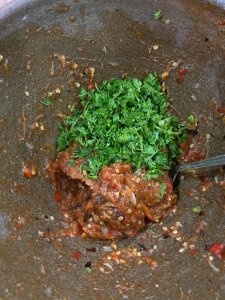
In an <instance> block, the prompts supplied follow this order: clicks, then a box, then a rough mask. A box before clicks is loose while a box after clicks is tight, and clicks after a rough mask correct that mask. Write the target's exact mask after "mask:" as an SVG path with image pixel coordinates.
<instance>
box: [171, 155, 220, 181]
mask: <svg viewBox="0 0 225 300" xmlns="http://www.w3.org/2000/svg"><path fill="white" fill-rule="evenodd" d="M224 165H225V154H223V155H219V156H214V157H210V158H207V159H203V160H199V161H195V162H192V163H184V164H180V165H177V166H176V167H175V170H174V172H173V182H174V181H175V179H176V177H177V174H178V173H180V172H186V171H189V170H197V169H203V168H210V167H222V166H224Z"/></svg>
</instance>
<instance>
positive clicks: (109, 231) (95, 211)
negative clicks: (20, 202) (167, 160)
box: [49, 151, 177, 239]
mask: <svg viewBox="0 0 225 300" xmlns="http://www.w3.org/2000/svg"><path fill="white" fill-rule="evenodd" d="M69 162H71V154H70V152H69V151H67V152H66V151H64V152H60V153H58V155H57V158H56V159H55V161H54V162H53V163H52V164H51V165H50V167H49V174H50V178H51V180H52V182H53V184H54V185H55V187H56V193H57V202H58V203H59V208H60V210H61V212H62V213H63V214H64V216H65V218H66V221H67V223H68V224H76V226H75V227H73V228H76V230H75V231H76V232H75V231H74V232H72V236H75V235H77V234H78V233H79V234H82V233H83V236H87V237H93V238H97V239H114V238H119V237H133V236H135V235H136V234H137V232H138V231H140V229H142V228H143V227H145V225H146V224H147V223H149V221H152V222H159V220H161V219H162V218H164V217H165V215H166V214H167V212H168V209H169V208H170V207H171V206H173V205H174V204H175V203H176V201H177V196H176V195H175V193H174V192H173V187H172V183H171V180H170V178H169V176H168V174H167V173H166V172H165V173H164V174H163V175H162V176H161V177H160V178H159V179H157V181H156V180H146V179H145V177H144V172H140V173H139V174H138V175H136V174H134V173H133V172H132V170H131V166H130V164H127V163H115V164H111V165H110V166H108V167H103V169H102V170H101V172H100V174H99V178H98V179H97V180H94V179H89V178H87V177H85V172H83V173H81V171H80V165H81V164H82V163H84V159H79V160H76V161H74V165H73V166H70V163H69ZM162 186H163V187H164V188H163V193H162Z"/></svg>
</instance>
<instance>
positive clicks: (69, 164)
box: [67, 160, 75, 168]
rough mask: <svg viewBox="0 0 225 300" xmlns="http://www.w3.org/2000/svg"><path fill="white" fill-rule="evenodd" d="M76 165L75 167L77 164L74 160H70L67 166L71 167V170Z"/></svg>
mask: <svg viewBox="0 0 225 300" xmlns="http://www.w3.org/2000/svg"><path fill="white" fill-rule="evenodd" d="M74 165H75V163H74V161H73V160H69V161H68V163H67V166H68V167H71V168H72V167H74Z"/></svg>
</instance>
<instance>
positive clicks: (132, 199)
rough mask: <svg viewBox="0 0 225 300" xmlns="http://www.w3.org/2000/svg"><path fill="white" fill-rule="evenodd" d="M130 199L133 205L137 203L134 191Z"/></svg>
mask: <svg viewBox="0 0 225 300" xmlns="http://www.w3.org/2000/svg"><path fill="white" fill-rule="evenodd" d="M130 201H131V203H132V204H133V205H136V204H137V199H136V196H135V194H134V193H132V194H131V197H130Z"/></svg>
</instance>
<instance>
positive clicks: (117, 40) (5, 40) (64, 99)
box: [0, 0, 225, 300]
mask: <svg viewBox="0 0 225 300" xmlns="http://www.w3.org/2000/svg"><path fill="white" fill-rule="evenodd" d="M3 2H4V1H0V5H1V6H2V7H3ZM9 2H10V1H9ZM14 2H17V1H14ZM22 2H23V1H22ZM27 2H29V3H28V4H27V5H25V6H24V7H22V8H21V9H19V10H18V11H16V12H14V11H13V5H14V4H12V6H11V8H12V10H10V12H9V15H8V17H7V18H4V19H3V20H2V21H1V24H0V54H1V55H3V57H4V60H3V61H2V62H1V63H0V105H1V110H0V113H1V117H0V128H1V129H0V134H1V138H0V148H1V173H0V176H1V177H0V182H1V192H0V193H1V194H0V243H1V244H0V277H1V280H0V299H62V300H63V299H123V298H125V299H126V298H128V299H224V297H225V272H224V262H223V261H222V260H221V259H219V258H217V257H214V260H213V261H212V262H211V263H209V259H208V253H207V251H206V249H205V247H206V245H209V244H212V243H215V242H224V236H225V225H224V224H225V222H224V212H225V210H224V190H222V189H221V188H220V187H218V186H216V185H215V184H214V185H213V187H210V188H209V189H208V190H207V191H206V192H200V191H199V187H200V184H201V182H200V181H199V180H198V179H197V178H192V177H190V176H188V175H185V176H184V180H182V181H181V182H180V184H179V186H178V191H179V203H178V208H177V211H176V213H175V214H172V215H170V216H168V218H167V219H166V220H165V221H164V224H163V225H158V224H151V225H149V226H148V228H146V229H145V230H143V231H142V232H141V233H140V234H138V235H137V237H135V238H134V239H126V240H122V241H119V242H118V249H119V250H121V251H124V250H122V249H127V248H129V247H136V246H137V244H138V243H142V244H144V245H145V247H146V249H147V250H146V251H145V254H144V255H147V256H151V257H152V259H154V260H156V261H157V262H158V267H157V268H156V269H155V270H152V269H151V267H150V266H148V265H147V264H145V263H142V264H138V263H137V261H136V260H135V259H133V260H127V262H126V264H123V263H121V264H118V265H117V264H115V263H113V264H112V266H113V272H111V273H109V274H104V273H101V272H100V271H99V267H100V266H101V263H100V262H101V260H102V258H103V257H104V256H105V254H104V253H103V246H106V245H109V244H110V243H109V242H106V241H91V240H83V239H81V238H76V239H72V238H66V239H62V241H53V242H48V241H47V240H45V239H43V237H41V236H40V235H39V232H44V231H47V230H53V229H54V228H60V227H61V226H62V221H63V219H62V217H61V215H60V214H59V212H58V209H57V204H56V203H55V202H54V201H53V188H52V187H51V185H50V183H49V182H48V180H47V179H46V173H45V166H46V164H47V162H48V161H49V160H50V159H51V158H53V157H54V155H55V153H54V147H51V146H49V144H52V145H54V142H55V138H56V135H57V126H58V124H59V123H60V120H61V119H60V118H59V116H58V114H60V113H62V112H63V113H68V105H72V104H73V103H74V101H75V100H74V99H76V96H77V92H78V89H75V88H73V87H71V86H70V85H69V83H68V81H69V79H70V78H71V77H72V75H71V74H70V71H69V69H68V68H67V67H66V68H65V69H62V68H61V66H60V64H59V63H58V61H57V58H54V57H53V56H54V54H59V55H65V56H66V57H67V59H68V60H69V59H73V60H74V62H76V63H77V64H78V67H79V68H80V70H81V71H83V70H84V69H85V68H87V67H88V66H92V67H94V68H95V69H96V80H97V81H98V82H100V81H102V80H104V79H109V78H111V77H113V76H118V77H121V76H122V75H123V74H125V73H127V74H128V75H130V76H136V77H138V78H143V77H144V76H145V74H146V73H147V72H149V71H158V72H163V71H164V70H165V69H166V67H167V65H168V64H169V63H170V62H171V61H175V62H177V61H182V67H185V68H187V69H188V74H187V76H186V78H185V81H184V82H183V83H182V84H177V83H176V81H175V79H176V76H177V70H176V69H175V70H173V71H172V72H171V76H170V80H169V86H170V99H171V100H172V101H173V106H174V108H175V110H176V111H177V113H178V115H179V116H180V117H181V118H183V119H184V118H185V117H187V116H188V115H189V114H192V113H194V114H196V115H197V116H198V117H199V118H200V119H201V121H200V122H199V132H200V133H199V135H200V136H202V138H203V144H202V148H203V150H206V151H207V155H208V156H210V155H219V154H223V153H224V152H225V151H224V150H225V140H224V135H225V130H224V125H222V122H221V118H220V117H215V116H214V113H213V111H212V105H211V103H212V99H214V101H216V102H217V103H218V104H220V105H222V104H223V105H224V102H225V80H224V78H225V63H224V61H225V60H224V58H225V26H222V25H219V22H220V21H221V20H224V17H225V13H224V10H223V9H222V8H219V7H216V6H214V5H211V4H209V3H207V2H202V1H195V0H193V1H187V0H186V1H182V0H179V1H178V0H173V1H161V0H159V1H150V0H142V1H140V0H122V1H116V0H111V1H103V0H102V1H100V0H95V1H93V0H89V1H88V0H86V1H85V0H80V1H79V0H77V1H64V2H63V3H62V1H51V0H49V1H27ZM18 3H19V2H17V4H18ZM5 8H6V7H5ZM5 8H4V9H3V8H2V9H1V12H2V14H3V13H7V11H6V10H5ZM158 8H160V9H161V10H162V11H163V14H164V20H166V19H169V20H170V22H169V21H167V22H166V24H165V23H164V22H163V21H157V20H155V19H154V18H153V17H152V13H153V11H154V10H155V9H158ZM4 10H5V12H4ZM1 17H2V15H1ZM153 45H158V50H154V49H152V50H151V51H149V49H150V48H151V47H152V46H153ZM104 47H105V48H104ZM52 66H54V74H52V76H50V70H51V71H52V72H53V69H52ZM75 81H77V82H79V83H81V84H83V85H87V83H86V82H85V78H79V77H77V78H76V79H75ZM56 86H58V87H60V89H61V90H62V94H61V95H60V96H59V97H58V98H57V99H56V100H55V101H54V105H53V106H52V107H50V108H48V107H44V106H43V105H42V104H41V103H40V100H42V99H43V97H44V96H45V94H46V93H47V92H48V91H50V90H52V89H53V88H55V87H56ZM25 92H28V93H26V94H25ZM193 95H194V96H193ZM204 116H205V117H206V118H205V119H204V118H203V117H204ZM207 120H209V121H210V122H207ZM35 122H37V123H39V125H40V126H41V124H42V125H43V126H44V129H45V130H43V131H41V130H40V129H36V130H34V129H33V124H34V123H35ZM206 137H207V138H208V144H207V145H206V142H205V141H206ZM29 163H31V164H36V165H37V166H38V175H37V176H35V177H34V178H32V179H26V178H25V177H24V176H23V174H22V168H23V164H29ZM215 176H217V177H216V178H217V180H218V181H220V180H224V173H223V170H218V171H213V172H211V173H209V172H208V173H207V174H206V178H207V179H208V180H209V181H212V182H215ZM191 190H194V191H192V192H190V191H191ZM197 205H200V206H201V207H202V210H203V212H204V213H203V214H202V215H201V216H199V215H196V214H194V213H193V212H192V208H193V207H195V206H197ZM51 216H52V217H51ZM176 222H180V223H181V224H182V227H180V228H179V229H178V234H176V233H175V235H176V236H177V237H179V236H181V240H182V242H179V241H177V240H176V239H175V238H174V237H168V238H165V237H166V235H164V237H163V235H162V234H163V227H164V226H166V227H168V228H170V227H171V226H174V225H175V223H176ZM21 223H22V224H21ZM183 242H187V243H188V245H189V244H194V245H195V247H196V249H197V252H196V255H193V254H195V252H194V251H192V252H191V251H190V250H186V251H184V252H183V253H182V251H183V250H180V249H181V248H184V246H183V245H182V244H183ZM92 247H95V248H96V252H95V253H91V252H87V251H86V249H87V248H92ZM153 248H154V249H153ZM179 250H180V251H181V252H179ZM76 251H80V252H81V258H80V260H78V261H76V260H75V259H74V258H72V253H74V252H76ZM88 261H91V262H92V273H91V274H89V273H87V272H85V270H84V268H85V263H86V262H88Z"/></svg>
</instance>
